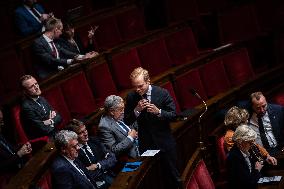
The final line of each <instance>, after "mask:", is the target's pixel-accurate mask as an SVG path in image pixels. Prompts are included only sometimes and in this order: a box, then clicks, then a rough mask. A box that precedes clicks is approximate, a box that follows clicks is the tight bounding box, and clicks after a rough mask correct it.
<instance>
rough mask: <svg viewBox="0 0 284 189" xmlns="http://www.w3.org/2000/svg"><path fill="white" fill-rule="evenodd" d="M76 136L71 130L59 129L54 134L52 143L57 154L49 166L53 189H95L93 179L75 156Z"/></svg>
mask: <svg viewBox="0 0 284 189" xmlns="http://www.w3.org/2000/svg"><path fill="white" fill-rule="evenodd" d="M77 138H78V136H77V134H76V133H75V132H73V131H67V130H61V131H59V132H58V133H57V134H56V135H55V140H54V144H55V146H56V148H57V150H58V152H59V155H58V156H57V157H56V158H55V159H54V161H53V163H52V166H51V173H52V179H53V187H52V188H55V189H67V188H68V189H71V188H72V189H75V188H76V189H77V188H80V189H95V188H96V186H95V184H96V183H95V181H94V179H93V178H92V177H91V175H90V174H89V171H88V170H87V169H86V168H85V166H84V165H83V164H82V163H81V162H80V161H79V160H77V159H76V158H77V157H78V151H79V149H80V147H79V144H78V140H77Z"/></svg>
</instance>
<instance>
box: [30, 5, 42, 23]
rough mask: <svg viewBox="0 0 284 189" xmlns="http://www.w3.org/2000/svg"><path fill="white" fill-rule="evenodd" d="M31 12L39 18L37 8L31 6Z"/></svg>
mask: <svg viewBox="0 0 284 189" xmlns="http://www.w3.org/2000/svg"><path fill="white" fill-rule="evenodd" d="M30 10H31V11H32V13H33V14H34V15H35V16H36V17H37V18H38V19H39V20H40V18H41V15H40V14H39V13H38V12H37V10H36V9H35V8H34V7H33V8H31V9H30Z"/></svg>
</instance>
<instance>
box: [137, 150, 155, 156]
mask: <svg viewBox="0 0 284 189" xmlns="http://www.w3.org/2000/svg"><path fill="white" fill-rule="evenodd" d="M159 151H160V150H146V151H145V152H144V153H143V154H142V155H141V156H154V155H156V154H157V153H158V152H159Z"/></svg>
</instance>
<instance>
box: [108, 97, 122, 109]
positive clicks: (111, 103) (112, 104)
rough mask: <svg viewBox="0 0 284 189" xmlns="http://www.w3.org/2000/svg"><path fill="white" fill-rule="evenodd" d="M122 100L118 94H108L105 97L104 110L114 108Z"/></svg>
mask: <svg viewBox="0 0 284 189" xmlns="http://www.w3.org/2000/svg"><path fill="white" fill-rule="evenodd" d="M122 102H123V99H122V98H121V97H120V96H116V95H110V96H108V97H106V99H105V103H104V108H105V110H106V112H109V111H111V110H113V109H116V108H117V107H118V105H119V104H121V103H122Z"/></svg>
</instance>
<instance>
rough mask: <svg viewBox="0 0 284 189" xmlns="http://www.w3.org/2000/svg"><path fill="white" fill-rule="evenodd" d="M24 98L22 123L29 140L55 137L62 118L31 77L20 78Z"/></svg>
mask: <svg viewBox="0 0 284 189" xmlns="http://www.w3.org/2000/svg"><path fill="white" fill-rule="evenodd" d="M20 86H21V88H22V90H23V94H24V98H23V101H22V106H21V121H22V124H23V127H24V130H25V132H26V134H27V135H28V138H29V139H35V138H38V137H43V136H50V137H51V136H53V135H54V131H55V128H56V126H57V125H59V124H60V122H61V120H62V119H61V116H60V114H59V113H58V112H56V111H55V110H54V109H53V108H52V106H51V105H50V104H49V103H48V102H47V101H46V99H45V98H43V97H42V96H40V95H41V90H40V87H39V85H38V83H37V80H36V79H35V78H34V77H33V76H31V75H24V76H22V77H21V78H20Z"/></svg>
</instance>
